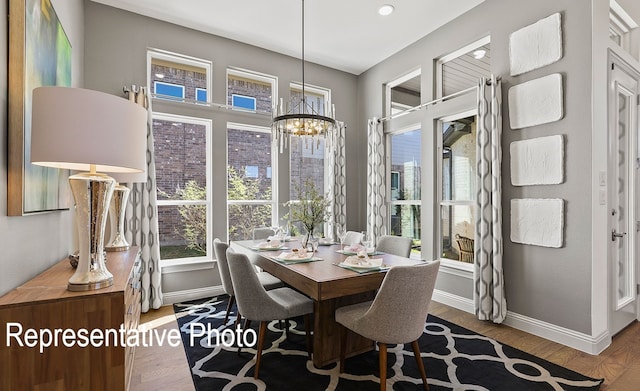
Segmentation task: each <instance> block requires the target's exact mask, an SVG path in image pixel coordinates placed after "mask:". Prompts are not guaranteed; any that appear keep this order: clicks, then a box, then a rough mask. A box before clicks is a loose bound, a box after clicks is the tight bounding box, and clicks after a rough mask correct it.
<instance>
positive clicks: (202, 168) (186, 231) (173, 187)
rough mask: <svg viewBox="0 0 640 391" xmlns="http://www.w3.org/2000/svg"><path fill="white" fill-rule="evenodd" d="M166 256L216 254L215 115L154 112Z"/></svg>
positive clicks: (160, 222) (163, 257) (208, 256)
mask: <svg viewBox="0 0 640 391" xmlns="http://www.w3.org/2000/svg"><path fill="white" fill-rule="evenodd" d="M153 134H154V138H155V146H154V148H155V149H154V152H155V162H156V183H157V188H158V191H157V196H158V228H159V231H160V232H159V236H160V259H161V260H163V261H164V260H185V259H197V258H205V257H206V259H212V255H213V249H212V246H211V233H210V228H209V227H210V225H211V224H210V221H211V180H210V177H209V175H210V174H209V172H210V160H211V159H210V137H211V121H210V120H204V119H199V118H192V117H184V116H177V115H169V114H154V115H153Z"/></svg>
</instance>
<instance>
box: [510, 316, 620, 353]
mask: <svg viewBox="0 0 640 391" xmlns="http://www.w3.org/2000/svg"><path fill="white" fill-rule="evenodd" d="M504 324H506V325H507V326H510V327H513V328H514V329H518V330H522V331H526V332H527V333H529V334H533V335H537V336H538V337H542V338H545V339H548V340H550V341H553V342H557V343H559V344H562V345H565V346H569V347H571V348H574V349H577V350H580V351H582V352H585V353H589V354H593V355H598V354H600V353H601V352H602V351H603V350H604V349H606V348H607V346H609V344H611V336H610V335H609V333H608V332H605V333H603V334H601V335H598V336H595V337H593V336H591V335H587V334H584V333H580V332H578V331H574V330H570V329H567V328H565V327H561V326H557V325H554V324H551V323H547V322H543V321H541V320H538V319H534V318H530V317H528V316H524V315H520V314H516V313H514V312H510V311H509V312H507V318H506V319H505V320H504Z"/></svg>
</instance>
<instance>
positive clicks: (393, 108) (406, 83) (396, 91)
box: [386, 69, 421, 115]
mask: <svg viewBox="0 0 640 391" xmlns="http://www.w3.org/2000/svg"><path fill="white" fill-rule="evenodd" d="M420 75H421V71H420V69H418V70H416V71H413V72H411V73H409V74H407V75H405V76H403V77H401V78H399V79H397V80H394V81H393V82H391V83H389V84H388V85H387V97H386V101H387V111H386V112H387V114H391V115H393V114H397V113H399V112H401V111H404V110H407V109H410V108H412V107H416V106H418V105H420V103H421V101H420V100H421V98H420V96H421V92H420V91H421V85H420V84H421V77H420Z"/></svg>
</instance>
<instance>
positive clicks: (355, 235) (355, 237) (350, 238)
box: [343, 231, 362, 246]
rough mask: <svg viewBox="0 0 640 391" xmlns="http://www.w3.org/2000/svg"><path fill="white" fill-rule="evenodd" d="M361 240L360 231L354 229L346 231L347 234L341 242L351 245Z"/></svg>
mask: <svg viewBox="0 0 640 391" xmlns="http://www.w3.org/2000/svg"><path fill="white" fill-rule="evenodd" d="M361 241H362V233H360V232H356V231H347V234H346V235H345V237H344V242H343V244H344V245H346V246H352V245H354V244H358V243H360V242H361Z"/></svg>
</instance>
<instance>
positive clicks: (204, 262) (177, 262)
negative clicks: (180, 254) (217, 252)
mask: <svg viewBox="0 0 640 391" xmlns="http://www.w3.org/2000/svg"><path fill="white" fill-rule="evenodd" d="M215 264H216V261H215V260H213V259H204V258H199V259H167V260H164V261H160V270H162V274H170V273H183V272H191V271H198V270H210V269H213V268H214V267H215Z"/></svg>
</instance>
